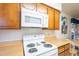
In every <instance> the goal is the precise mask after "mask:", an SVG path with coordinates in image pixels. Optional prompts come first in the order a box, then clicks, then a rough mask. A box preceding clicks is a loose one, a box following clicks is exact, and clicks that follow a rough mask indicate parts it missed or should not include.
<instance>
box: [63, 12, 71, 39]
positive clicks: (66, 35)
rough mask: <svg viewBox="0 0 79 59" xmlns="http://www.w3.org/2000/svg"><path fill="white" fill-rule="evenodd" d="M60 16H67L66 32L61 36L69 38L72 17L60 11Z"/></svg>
mask: <svg viewBox="0 0 79 59" xmlns="http://www.w3.org/2000/svg"><path fill="white" fill-rule="evenodd" d="M62 16H65V17H67V24H68V29H67V30H68V31H67V34H65V35H63V36H65V37H66V38H68V39H70V38H71V18H72V17H71V16H70V15H68V14H66V13H64V12H62Z"/></svg>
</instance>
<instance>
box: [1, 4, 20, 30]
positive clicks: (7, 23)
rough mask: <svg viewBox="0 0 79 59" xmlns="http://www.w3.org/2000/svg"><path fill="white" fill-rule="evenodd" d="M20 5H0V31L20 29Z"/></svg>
mask: <svg viewBox="0 0 79 59" xmlns="http://www.w3.org/2000/svg"><path fill="white" fill-rule="evenodd" d="M19 6H20V5H19V4H16V3H1V4H0V29H19V28H20V7H19Z"/></svg>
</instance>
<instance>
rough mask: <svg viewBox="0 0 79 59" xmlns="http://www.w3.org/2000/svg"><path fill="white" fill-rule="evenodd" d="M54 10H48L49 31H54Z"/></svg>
mask: <svg viewBox="0 0 79 59" xmlns="http://www.w3.org/2000/svg"><path fill="white" fill-rule="evenodd" d="M54 23H55V22H54V9H52V8H48V29H49V30H52V29H54Z"/></svg>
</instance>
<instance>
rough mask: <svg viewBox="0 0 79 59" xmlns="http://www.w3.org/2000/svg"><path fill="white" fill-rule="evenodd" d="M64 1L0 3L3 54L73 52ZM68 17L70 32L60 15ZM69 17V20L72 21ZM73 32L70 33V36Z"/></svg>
mask: <svg viewBox="0 0 79 59" xmlns="http://www.w3.org/2000/svg"><path fill="white" fill-rule="evenodd" d="M62 7H63V4H61V3H51V4H49V3H48V4H46V3H23V4H22V3H20V4H19V3H17V4H16V3H15V4H13V3H6V4H3V3H2V4H0V29H1V30H0V33H1V34H0V56H72V55H77V52H75V51H74V52H73V50H72V49H71V47H70V46H71V44H74V42H73V41H71V40H70V39H71V38H70V30H71V29H70V20H69V19H71V18H72V17H71V16H70V15H67V16H66V14H65V13H64V12H63V10H62ZM62 15H64V16H66V17H68V18H69V19H67V22H68V23H67V24H68V29H67V34H68V35H67V34H62V31H61V25H62V22H61V20H60V19H62V18H61V16H62ZM68 20H69V21H68ZM68 36H69V37H68Z"/></svg>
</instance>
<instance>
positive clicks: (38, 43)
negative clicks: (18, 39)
mask: <svg viewBox="0 0 79 59" xmlns="http://www.w3.org/2000/svg"><path fill="white" fill-rule="evenodd" d="M41 37H43V36H41V35H40V37H39V36H38V37H35V36H33V37H31V36H25V37H24V39H23V44H24V52H25V56H37V55H40V54H42V53H46V52H49V51H51V50H55V49H57V47H56V46H54V45H53V44H50V43H48V42H45V41H44V38H41Z"/></svg>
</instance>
